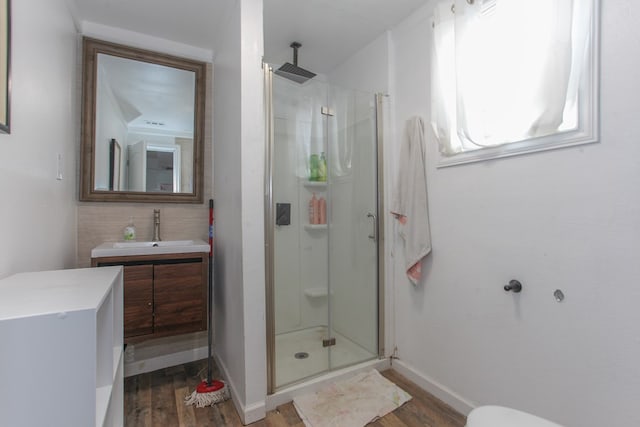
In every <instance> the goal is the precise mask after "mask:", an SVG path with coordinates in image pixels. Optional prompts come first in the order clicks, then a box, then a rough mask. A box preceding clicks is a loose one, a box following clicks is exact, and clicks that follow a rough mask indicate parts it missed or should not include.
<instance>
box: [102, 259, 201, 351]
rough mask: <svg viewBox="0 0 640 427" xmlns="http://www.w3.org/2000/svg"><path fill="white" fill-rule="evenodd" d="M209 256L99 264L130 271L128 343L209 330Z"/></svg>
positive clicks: (126, 295) (126, 321)
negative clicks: (117, 266) (120, 266)
mask: <svg viewBox="0 0 640 427" xmlns="http://www.w3.org/2000/svg"><path fill="white" fill-rule="evenodd" d="M208 263H209V257H208V254H207V253H181V254H166V255H137V256H123V257H101V258H93V259H92V260H91V264H92V266H94V267H103V266H111V265H122V266H123V268H124V342H125V343H135V342H140V341H144V340H147V339H150V338H158V337H166V336H170V335H178V334H183V333H187V332H196V331H204V330H206V329H207V285H206V284H207V272H208Z"/></svg>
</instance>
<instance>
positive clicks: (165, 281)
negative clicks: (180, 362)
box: [154, 261, 207, 334]
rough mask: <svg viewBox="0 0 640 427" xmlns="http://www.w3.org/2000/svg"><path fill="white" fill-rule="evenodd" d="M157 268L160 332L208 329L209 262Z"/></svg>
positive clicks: (155, 330)
mask: <svg viewBox="0 0 640 427" xmlns="http://www.w3.org/2000/svg"><path fill="white" fill-rule="evenodd" d="M154 268H155V270H154V288H155V295H154V296H155V300H154V304H155V321H154V332H155V333H157V334H169V333H182V332H193V331H201V330H205V329H206V319H207V316H206V313H207V296H206V294H207V291H206V287H205V283H204V281H205V277H206V262H202V261H198V262H190V263H179V264H162V265H156V266H155V267H154Z"/></svg>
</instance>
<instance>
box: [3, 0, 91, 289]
mask: <svg viewBox="0 0 640 427" xmlns="http://www.w3.org/2000/svg"><path fill="white" fill-rule="evenodd" d="M11 6H12V10H11V15H12V16H11V19H12V39H11V43H12V57H11V79H12V87H11V90H12V93H11V134H10V135H5V134H0V147H1V148H2V159H3V161H2V165H1V166H0V194H1V195H2V196H1V197H2V202H1V203H0V224H1V227H2V230H1V233H0V234H1V235H2V239H0V278H2V277H6V276H8V275H11V274H13V273H17V272H23V271H38V270H48V269H60V268H70V267H74V266H75V250H76V179H77V178H76V159H77V147H78V146H79V144H78V140H77V137H78V132H76V123H78V121H77V117H78V114H79V113H78V112H79V109H78V103H77V99H76V76H77V74H76V60H77V58H76V33H75V27H74V24H73V21H72V19H71V16H70V13H69V12H68V10H67V7H66V4H65V2H64V1H63V0H20V1H13V2H12V4H11ZM58 154H61V155H62V162H61V169H62V175H63V179H62V180H61V181H58V180H56V176H57V163H58V160H57V156H58Z"/></svg>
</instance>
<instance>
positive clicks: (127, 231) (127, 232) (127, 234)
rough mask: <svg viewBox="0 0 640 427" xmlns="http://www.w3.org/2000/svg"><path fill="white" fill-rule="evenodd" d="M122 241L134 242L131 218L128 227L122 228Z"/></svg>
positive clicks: (134, 235) (133, 226) (134, 230)
mask: <svg viewBox="0 0 640 427" xmlns="http://www.w3.org/2000/svg"><path fill="white" fill-rule="evenodd" d="M124 240H126V241H133V240H136V226H135V225H133V217H132V216H131V217H129V225H127V226H126V227H125V228H124Z"/></svg>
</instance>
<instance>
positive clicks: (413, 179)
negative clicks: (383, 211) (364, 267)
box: [391, 117, 431, 285]
mask: <svg viewBox="0 0 640 427" xmlns="http://www.w3.org/2000/svg"><path fill="white" fill-rule="evenodd" d="M425 171H426V168H425V141H424V123H423V121H422V118H420V117H412V118H411V119H409V120H407V124H406V129H405V135H404V139H403V141H402V145H401V147H400V161H399V164H398V172H399V173H398V181H397V183H396V190H395V192H394V194H393V199H392V203H391V214H392V215H393V216H394V217H395V218H396V219H397V220H398V223H399V224H398V227H399V234H400V236H401V237H402V239H403V240H404V248H405V258H406V265H405V267H406V272H407V277H408V278H409V280H411V283H413V284H414V285H417V284H418V282H419V281H420V277H421V275H422V259H423V258H424V257H426V256H427V255H428V254H429V252H431V232H430V230H429V210H428V206H427V179H426V174H425Z"/></svg>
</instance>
